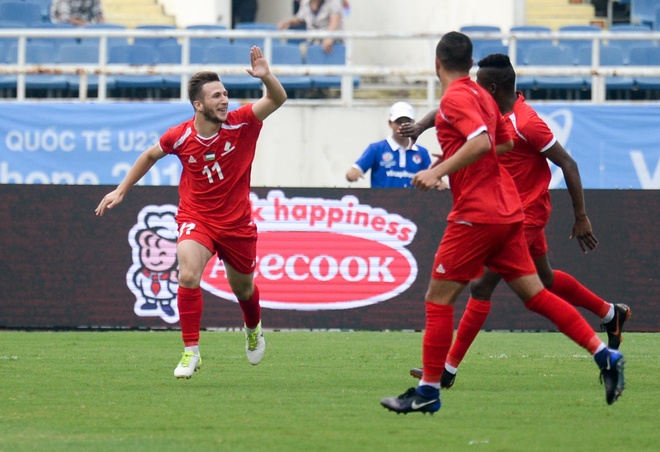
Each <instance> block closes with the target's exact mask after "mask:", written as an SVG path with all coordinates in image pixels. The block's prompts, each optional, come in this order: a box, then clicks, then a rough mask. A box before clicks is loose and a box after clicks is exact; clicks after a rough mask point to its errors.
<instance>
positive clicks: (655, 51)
mask: <svg viewBox="0 0 660 452" xmlns="http://www.w3.org/2000/svg"><path fill="white" fill-rule="evenodd" d="M628 61H629V64H630V66H655V67H658V68H660V47H650V46H641V47H632V48H631V49H630V51H629V54H628ZM635 85H636V86H637V88H638V89H640V90H657V89H660V77H635Z"/></svg>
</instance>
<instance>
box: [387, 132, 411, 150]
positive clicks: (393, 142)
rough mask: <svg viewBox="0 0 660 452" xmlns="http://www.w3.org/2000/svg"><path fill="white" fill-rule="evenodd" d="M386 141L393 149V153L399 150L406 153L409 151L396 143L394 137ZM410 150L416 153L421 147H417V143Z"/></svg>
mask: <svg viewBox="0 0 660 452" xmlns="http://www.w3.org/2000/svg"><path fill="white" fill-rule="evenodd" d="M386 141H387V144H389V145H390V148H392V150H393V151H398V150H399V149H403V150H404V151H406V150H407V149H405V148H403V147H402V146H400V145H399V143H397V142H396V141H394V138H393V137H392V135H390V136H389V137H387V139H386ZM410 149H412V150H413V151H416V150H418V149H419V147H418V146H417V143H414V144H413V145H412V146H411V147H410Z"/></svg>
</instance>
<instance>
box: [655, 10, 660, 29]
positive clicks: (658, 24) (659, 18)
mask: <svg viewBox="0 0 660 452" xmlns="http://www.w3.org/2000/svg"><path fill="white" fill-rule="evenodd" d="M653 29H654V30H655V31H658V30H660V6H658V8H656V10H655V15H654V16H653Z"/></svg>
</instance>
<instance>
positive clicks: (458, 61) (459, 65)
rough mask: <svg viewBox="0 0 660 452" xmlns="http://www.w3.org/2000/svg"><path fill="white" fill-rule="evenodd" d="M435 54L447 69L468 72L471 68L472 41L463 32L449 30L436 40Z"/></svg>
mask: <svg viewBox="0 0 660 452" xmlns="http://www.w3.org/2000/svg"><path fill="white" fill-rule="evenodd" d="M435 56H436V57H438V60H440V63H442V67H443V68H445V69H447V70H450V71H461V72H469V71H470V69H471V68H472V41H470V38H468V37H467V35H464V34H463V33H459V32H458V31H451V32H449V33H447V34H445V35H443V36H442V39H440V42H438V45H437V46H436V48H435Z"/></svg>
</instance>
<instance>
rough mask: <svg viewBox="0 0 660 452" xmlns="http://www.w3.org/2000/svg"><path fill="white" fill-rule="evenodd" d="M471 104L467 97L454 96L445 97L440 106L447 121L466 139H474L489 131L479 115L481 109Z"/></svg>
mask: <svg viewBox="0 0 660 452" xmlns="http://www.w3.org/2000/svg"><path fill="white" fill-rule="evenodd" d="M470 103H471V102H470V101H469V99H466V97H465V96H456V95H454V96H449V97H443V98H442V100H441V105H440V108H441V109H442V114H443V116H444V117H445V120H446V121H447V122H448V123H450V124H451V125H452V126H453V127H454V128H456V130H458V131H459V132H460V133H461V135H463V136H464V137H465V138H466V139H470V138H473V137H474V136H475V135H476V134H478V133H481V131H486V130H488V128H487V126H486V124H484V121H483V119H482V118H481V116H480V115H479V109H478V108H474V107H473V106H471V105H469V104H470Z"/></svg>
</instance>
